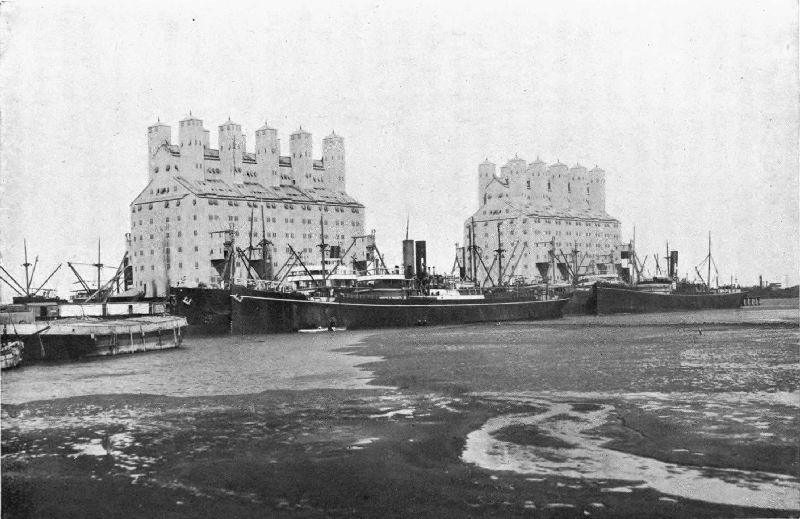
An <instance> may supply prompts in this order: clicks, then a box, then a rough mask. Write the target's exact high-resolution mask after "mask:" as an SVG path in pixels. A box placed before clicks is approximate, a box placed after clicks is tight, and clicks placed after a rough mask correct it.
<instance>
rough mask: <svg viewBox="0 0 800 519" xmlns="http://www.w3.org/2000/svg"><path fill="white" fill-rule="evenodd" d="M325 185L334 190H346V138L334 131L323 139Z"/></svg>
mask: <svg viewBox="0 0 800 519" xmlns="http://www.w3.org/2000/svg"><path fill="white" fill-rule="evenodd" d="M322 163H323V166H324V167H325V175H324V185H325V187H326V188H328V189H330V190H332V191H339V192H344V191H345V158H344V138H343V137H341V136H340V135H336V132H332V133H331V134H330V135H328V136H327V137H325V138H324V139H323V140H322Z"/></svg>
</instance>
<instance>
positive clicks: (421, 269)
mask: <svg viewBox="0 0 800 519" xmlns="http://www.w3.org/2000/svg"><path fill="white" fill-rule="evenodd" d="M414 248H415V252H416V256H417V258H416V260H417V263H416V270H417V279H425V278H426V277H427V274H428V264H427V261H428V258H427V255H426V253H425V242H424V241H418V242H416V243H414Z"/></svg>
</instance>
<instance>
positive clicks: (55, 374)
mask: <svg viewBox="0 0 800 519" xmlns="http://www.w3.org/2000/svg"><path fill="white" fill-rule="evenodd" d="M364 336H365V334H364V333H363V332H342V333H338V332H336V333H315V334H281V335H262V336H239V337H188V338H186V340H185V341H184V343H183V345H182V346H181V347H180V348H178V349H174V350H164V351H157V352H147V353H137V354H132V355H120V356H117V357H105V358H95V359H91V360H86V361H78V362H68V363H62V364H49V365H46V364H39V365H30V366H24V367H22V368H20V369H16V370H11V371H6V372H3V375H2V402H3V403H7V404H19V403H23V402H29V401H33V400H44V399H53V398H65V397H73V396H81V395H96V394H124V393H139V394H157V395H166V396H208V395H234V394H247V393H258V392H260V391H265V390H268V389H312V388H338V389H354V388H362V387H365V386H366V384H367V382H368V381H369V373H367V372H365V371H363V370H360V369H358V368H356V367H355V365H356V364H360V363H363V362H369V361H371V360H376V359H374V358H369V357H359V356H353V355H346V354H343V353H335V352H334V351H333V350H335V349H337V348H341V347H343V346H347V345H351V344H356V343H358V342H359V341H360V340H361V338H363V337H364Z"/></svg>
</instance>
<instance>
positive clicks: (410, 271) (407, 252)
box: [403, 240, 414, 279]
mask: <svg viewBox="0 0 800 519" xmlns="http://www.w3.org/2000/svg"><path fill="white" fill-rule="evenodd" d="M403 274H404V275H405V277H406V279H411V278H413V277H414V240H403Z"/></svg>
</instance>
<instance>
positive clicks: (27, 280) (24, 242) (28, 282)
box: [22, 240, 31, 296]
mask: <svg viewBox="0 0 800 519" xmlns="http://www.w3.org/2000/svg"><path fill="white" fill-rule="evenodd" d="M22 245H23V248H24V249H25V263H23V264H22V266H23V267H25V295H26V296H29V295H30V293H31V279H30V277H29V276H28V267H30V266H31V264H30V262H29V261H28V241H27V240H22Z"/></svg>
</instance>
